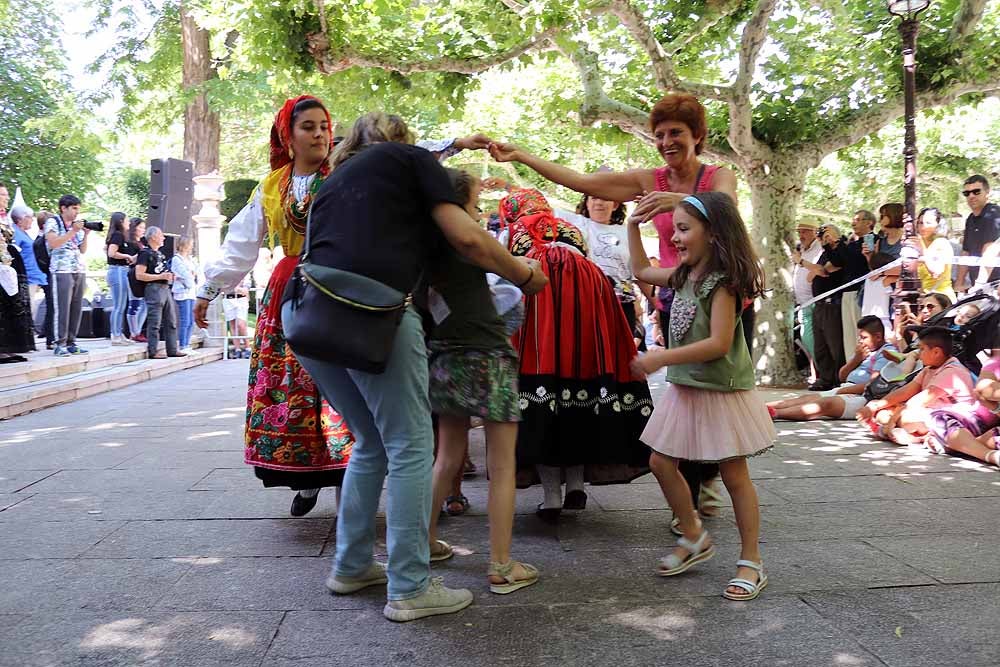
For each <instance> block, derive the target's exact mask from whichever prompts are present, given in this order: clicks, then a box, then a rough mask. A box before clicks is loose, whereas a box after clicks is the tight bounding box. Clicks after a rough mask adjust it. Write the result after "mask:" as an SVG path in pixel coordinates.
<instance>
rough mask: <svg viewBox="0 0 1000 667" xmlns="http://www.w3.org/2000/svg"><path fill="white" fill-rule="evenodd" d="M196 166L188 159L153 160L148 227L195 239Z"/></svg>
mask: <svg viewBox="0 0 1000 667" xmlns="http://www.w3.org/2000/svg"><path fill="white" fill-rule="evenodd" d="M193 173H194V165H193V164H192V163H190V162H187V161H185V160H175V159H173V158H170V159H167V160H151V161H150V164H149V214H148V215H147V216H146V224H147V225H149V226H155V227H159V228H160V229H162V230H163V232H164V233H165V234H174V235H176V236H193V235H194V233H193V232H194V229H193V225H192V223H191V215H192V210H191V207H192V204H193V202H194V180H193Z"/></svg>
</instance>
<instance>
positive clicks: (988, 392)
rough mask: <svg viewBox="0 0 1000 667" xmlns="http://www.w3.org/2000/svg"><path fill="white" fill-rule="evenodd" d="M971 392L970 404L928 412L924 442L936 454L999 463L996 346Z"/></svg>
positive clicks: (998, 356)
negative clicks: (928, 427)
mask: <svg viewBox="0 0 1000 667" xmlns="http://www.w3.org/2000/svg"><path fill="white" fill-rule="evenodd" d="M957 320H958V318H956V321H957ZM973 395H974V396H975V398H976V402H975V403H974V404H973V405H971V406H955V407H953V408H946V409H944V410H934V411H933V412H931V421H930V424H929V426H930V433H929V434H928V435H927V440H926V443H927V446H928V447H929V448H930V449H931V451H933V452H936V453H938V454H944V453H945V452H946V451H956V452H961V453H962V454H968V455H969V456H974V457H975V458H977V459H979V460H980V461H983V462H985V463H992V464H993V465H995V466H998V467H1000V349H996V350H992V353H991V355H990V358H989V360H988V361H987V362H986V363H985V364H983V370H982V372H981V373H980V374H979V382H977V383H976V388H975V390H974V391H973Z"/></svg>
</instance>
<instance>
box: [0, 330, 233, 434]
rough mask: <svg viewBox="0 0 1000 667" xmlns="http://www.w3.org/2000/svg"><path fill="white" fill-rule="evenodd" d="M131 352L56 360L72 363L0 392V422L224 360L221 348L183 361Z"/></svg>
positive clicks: (142, 348) (199, 351) (198, 352)
mask: <svg viewBox="0 0 1000 667" xmlns="http://www.w3.org/2000/svg"><path fill="white" fill-rule="evenodd" d="M134 348H135V349H131V348H129V347H124V346H123V347H119V348H109V349H111V350H116V351H121V352H119V353H117V354H114V355H107V356H108V358H107V359H104V357H105V355H104V354H103V351H98V350H94V351H93V352H91V354H89V355H86V356H88V357H89V356H91V355H94V356H95V358H94V359H89V360H88V359H84V358H82V355H81V357H69V358H62V359H59V358H57V359H54V360H53V361H68V362H75V363H74V364H73V365H67V366H63V365H61V364H53V366H55V370H56V372H55V373H54V374H50V375H48V376H47V377H44V378H43V379H34V380H31V379H29V380H28V381H27V382H24V383H22V384H17V385H12V386H7V387H3V388H0V420H2V419H9V418H11V417H16V416H17V415H23V414H27V413H29V412H34V411H36V410H41V409H43V408H48V407H52V406H54V405H61V404H63V403H69V402H71V401H75V400H78V399H81V398H86V397H87V396H93V395H95V394H100V393H103V392H105V391H111V390H113V389H120V388H122V387H127V386H129V385H132V384H136V383H139V382H145V381H146V380H152V379H153V378H158V377H162V376H164V375H169V374H170V373H175V372H177V371H182V370H185V369H187V368H194V367H195V366H201V365H203V364H207V363H210V362H213V361H218V360H220V359H222V357H223V350H222V348H219V347H213V348H200V349H195V350H192V351H190V352H189V353H188V356H186V357H170V358H168V359H147V358H146V347H145V346H144V345H143V346H139V345H136V346H134ZM31 363H35V362H25V363H22V364H3V365H0V367H2V366H27V365H29V364H31ZM59 371H64V372H59ZM39 372H41V371H39Z"/></svg>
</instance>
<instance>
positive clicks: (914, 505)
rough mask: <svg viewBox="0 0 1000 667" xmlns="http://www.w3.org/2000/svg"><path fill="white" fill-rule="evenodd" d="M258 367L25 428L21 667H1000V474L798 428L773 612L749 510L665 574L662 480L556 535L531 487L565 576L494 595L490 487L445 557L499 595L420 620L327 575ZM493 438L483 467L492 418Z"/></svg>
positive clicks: (224, 365)
mask: <svg viewBox="0 0 1000 667" xmlns="http://www.w3.org/2000/svg"><path fill="white" fill-rule="evenodd" d="M245 377H246V365H245V362H242V363H241V362H239V361H228V362H220V363H217V364H212V365H210V366H205V367H201V368H198V369H193V370H189V371H184V372H182V373H179V374H176V375H173V376H171V377H167V378H162V379H159V380H154V381H151V382H148V383H144V384H142V385H138V386H135V387H130V388H127V389H123V390H120V391H115V392H112V393H108V394H105V395H103V396H97V397H92V398H88V399H83V400H80V401H77V402H74V403H72V404H67V405H63V406H59V407H55V408H50V409H47V410H44V411H42V412H39V413H35V414H31V415H26V416H23V417H18V418H15V419H13V420H10V421H5V422H0V665H2V666H4V667H7V666H10V667H42V666H45V667H48V666H54V665H79V666H87V667H94V666H105V665H156V666H157V667H164V666H175V665H176V666H183V667H208V666H212V665H239V666H243V665H247V666H252V667H293V666H301V667H316V666H319V665H352V666H353V665H428V666H431V665H433V666H447V665H507V664H513V665H517V666H518V667H529V666H532V665H563V664H566V665H569V664H572V665H608V664H614V665H616V666H617V667H624V666H626V665H661V664H662V665H668V664H677V665H686V666H690V667H700V666H708V665H755V666H756V665H782V666H784V665H802V666H810V667H811V666H817V665H831V666H846V667H854V666H867V665H893V666H899V667H910V666H914V665H933V666H935V667H937V666H944V665H955V666H962V667H967V666H974V665H983V666H988V665H997V664H1000V647H998V645H997V637H998V628H1000V604H998V595H1000V535H998V534H997V525H998V522H997V516H998V513H1000V474H998V472H997V470H996V469H995V468H987V467H985V466H981V465H979V464H978V463H975V462H972V461H968V460H964V459H956V458H948V457H939V456H933V455H929V454H927V453H926V452H923V451H920V450H918V449H907V448H897V447H891V446H886V445H884V444H882V443H877V442H874V441H871V440H869V439H868V438H867V437H866V436H865V435H864V434H863V433H862V431H861V430H860V429H859V428H858V427H857V426H856V425H855V424H853V423H849V422H824V423H812V424H791V423H781V424H779V425H778V427H779V428H778V430H779V434H780V435H779V441H778V444H777V446H776V448H775V450H774V451H773V452H772V453H769V454H767V455H765V456H761V457H759V458H757V459H755V460H754V461H753V463H752V468H753V472H754V477H755V478H756V480H757V481H758V484H759V489H760V498H761V504H762V510H763V541H764V544H763V552H764V557H765V561H766V565H767V569H768V572H769V576H770V578H771V582H770V585H769V586H768V588H767V589H766V591H765V592H764V594H763V595H762V596H761V598H759V599H758V600H756V601H753V602H749V603H733V602H728V601H725V600H723V599H722V598H721V597H720V593H721V591H722V589H723V587H724V585H725V582H726V580H727V579H728V578H729V577H731V576H732V575H733V571H734V562H735V560H736V558H737V555H738V536H737V532H736V527H735V524H734V523H733V518H732V512H731V510H730V509H728V508H727V509H726V510H725V511H724V512H723V515H722V517H721V518H720V519H718V520H715V521H713V522H711V523H710V524H709V527H710V529H711V531H712V534H713V536H714V538H715V540H716V542H717V544H718V546H719V549H718V555H717V556H716V557H715V559H714V560H712V561H709V562H708V563H706V564H704V565H703V566H700V567H698V568H695V569H694V570H693V571H691V572H689V573H686V574H684V575H681V576H679V577H675V578H673V579H661V578H658V577H656V576H655V575H654V574H653V571H654V566H655V563H656V560H657V558H659V557H660V556H662V555H664V554H665V553H666V551H667V550H668V548H669V547H670V545H671V544H672V542H673V538H672V536H671V535H670V533H669V532H668V529H667V526H668V522H669V519H670V513H669V510H666V509H665V504H664V501H663V499H662V497H661V495H660V493H659V491H658V489H657V486H656V484H655V482H653V480H652V479H651V478H650V477H648V476H647V477H645V478H642V479H640V480H637V481H636V482H635V483H633V484H631V485H628V486H617V487H597V488H592V489H588V491H589V493H590V503H589V505H588V508H587V510H586V511H585V512H582V513H580V514H578V515H577V516H564V518H563V520H562V522H561V523H560V525H558V526H557V527H555V526H549V525H546V524H543V523H541V522H540V521H539V520H537V519H536V518H535V517H534V515H533V514H532V511H533V508H534V506H535V503H537V502H538V501H539V499H540V498H539V496H540V492H539V490H538V489H537V488H536V489H529V490H526V491H522V492H519V494H518V514H519V516H518V517H517V518H516V522H515V543H514V544H515V555H516V556H517V557H520V558H521V559H523V560H526V561H528V562H531V563H533V564H535V565H537V566H538V567H539V568H540V569H541V571H542V576H543V579H542V581H541V583H539V584H538V585H537V586H534V587H532V588H528V589H525V590H523V591H520V592H518V593H515V594H513V595H510V596H504V597H501V596H495V595H491V594H490V593H489V592H488V590H487V589H486V586H485V576H484V575H485V568H486V560H487V556H488V548H487V547H488V543H487V540H488V538H487V525H486V518H485V504H486V503H485V500H486V498H485V480H484V479H482V478H479V479H476V480H474V481H472V482H469V483H467V484H466V486H465V489H466V494H467V495H468V496H469V498H470V500H471V502H472V510H471V512H470V513H469V514H468V515H467V516H464V517H459V518H447V519H443V520H442V529H443V535H442V536H443V538H444V539H446V540H448V541H450V542H451V543H453V544H454V545H455V546H456V547H457V549H458V551H459V555H458V556H457V557H456V558H454V559H452V560H451V561H448V562H446V563H444V564H442V565H440V566H437V567H435V568H434V570H435V574H440V575H444V576H445V579H446V582H447V583H448V584H450V585H453V586H455V585H462V586H467V587H470V588H471V589H472V590H473V591H474V592H475V594H476V600H475V604H474V605H473V606H472V607H470V608H469V609H468V610H466V611H464V612H462V613H461V614H459V615H455V616H447V617H438V618H433V619H426V620H422V621H418V622H415V623H409V624H402V625H397V624H393V623H390V622H389V621H386V620H384V619H383V618H382V616H381V609H382V605H383V601H384V600H383V594H382V593H381V592H380V591H378V590H368V591H365V592H363V593H361V594H358V595H354V596H348V597H334V596H332V595H329V594H328V593H327V592H326V590H325V588H324V586H323V580H324V577H325V575H326V573H327V570H328V568H329V560H330V553H331V550H332V547H333V544H334V539H335V536H334V527H333V521H332V517H333V516H334V513H335V507H334V501H333V494H332V493H330V492H324V493H323V494H322V495H321V497H320V502H319V505H318V506H317V508H316V509H315V510H314V511H313V513H311V514H310V515H309V516H308V517H306V518H303V519H293V518H290V517H289V516H288V514H287V512H288V506H289V502H290V500H291V493H290V492H289V491H288V490H287V489H284V490H282V489H279V490H265V489H263V488H262V487H261V486H260V484H259V482H258V481H257V480H256V479H255V478H254V477H253V473H252V471H251V470H250V469H248V468H246V467H245V466H244V465H243V464H242V457H243V453H242V435H241V433H242V419H243V416H242V415H243V397H244V394H245V391H246V389H245V384H244V382H245ZM472 451H473V456H474V459H475V460H476V461H477V463H478V464H479V466H480V468H482V467H483V465H484V460H483V459H484V450H483V445H482V436H481V431H477V432H476V434H475V440H474V442H473V450H472ZM381 535H382V532H381V528H380V536H381ZM380 550H381V551H384V546H380Z"/></svg>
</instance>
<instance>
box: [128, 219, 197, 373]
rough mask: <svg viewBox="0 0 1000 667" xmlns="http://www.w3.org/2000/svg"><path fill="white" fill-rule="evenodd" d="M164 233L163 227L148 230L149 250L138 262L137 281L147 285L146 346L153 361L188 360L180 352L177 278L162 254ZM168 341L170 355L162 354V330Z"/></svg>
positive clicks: (147, 228)
mask: <svg viewBox="0 0 1000 667" xmlns="http://www.w3.org/2000/svg"><path fill="white" fill-rule="evenodd" d="M163 241H164V237H163V231H162V230H161V229H160V228H159V227H146V247H145V248H143V249H142V250H140V251H139V257H138V258H137V259H136V260H135V277H136V279H137V280H139V281H140V282H144V283H146V291H145V299H146V308H147V309H148V310H147V312H146V344H147V345H148V346H149V347H148V350H149V358H150V359H166V358H167V357H186V356H187V355H186V354H185V353H183V352H181V351H180V350H178V349H177V306H176V305H175V304H174V297H173V295H172V294H171V293H170V285H171V283H173V282H174V274H173V273H171V272H170V271H169V270H168V267H167V258H166V257H164V256H163V253H162V252H160V248H161V247H163ZM161 325H162V327H163V335H164V338H166V341H167V353H166V354H164V353H162V352H160V351H159V350H158V349H157V348H158V347H159V346H160V327H161Z"/></svg>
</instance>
